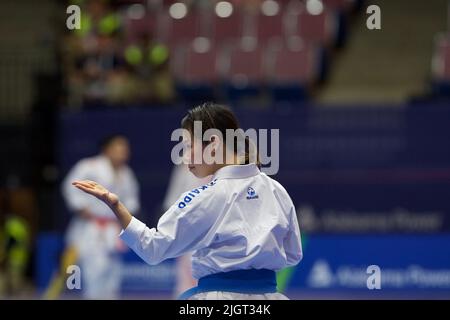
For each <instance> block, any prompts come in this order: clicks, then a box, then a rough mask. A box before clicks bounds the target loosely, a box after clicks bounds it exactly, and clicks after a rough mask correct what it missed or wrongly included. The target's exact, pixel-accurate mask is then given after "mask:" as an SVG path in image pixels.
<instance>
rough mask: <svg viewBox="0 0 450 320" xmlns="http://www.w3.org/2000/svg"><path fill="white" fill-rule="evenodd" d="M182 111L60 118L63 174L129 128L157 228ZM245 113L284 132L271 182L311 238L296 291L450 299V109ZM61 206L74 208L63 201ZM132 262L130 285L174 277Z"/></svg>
mask: <svg viewBox="0 0 450 320" xmlns="http://www.w3.org/2000/svg"><path fill="white" fill-rule="evenodd" d="M184 110H185V109H183V108H179V109H170V110H161V109H157V110H152V109H127V110H112V111H111V110H108V111H102V110H95V111H87V112H83V113H66V114H63V115H62V116H61V119H60V129H59V132H60V135H59V138H60V143H59V145H60V147H59V149H58V151H59V159H60V169H61V174H62V176H63V175H64V174H65V173H66V172H67V170H68V169H69V168H70V167H71V166H72V165H73V164H74V163H75V162H76V161H77V160H79V159H80V158H83V157H86V156H91V155H93V154H95V152H96V150H97V143H98V141H99V140H100V138H102V137H103V136H105V135H107V134H111V133H117V132H120V133H124V134H126V135H127V136H128V137H129V139H130V141H131V144H132V148H133V157H132V160H131V166H132V167H133V169H134V170H135V172H136V174H137V177H138V179H139V182H140V184H141V192H142V193H141V200H142V205H143V212H142V214H141V218H142V219H143V220H144V221H145V222H147V223H148V224H149V225H154V224H155V223H156V221H157V219H158V217H159V215H160V213H161V209H160V208H161V203H162V200H163V197H164V193H165V190H166V187H167V183H168V178H169V174H170V171H171V167H172V164H171V161H170V151H171V148H172V147H173V146H174V145H175V144H176V142H171V141H170V134H171V132H172V131H173V130H174V129H176V128H177V127H178V125H179V123H180V119H181V118H182V116H183V114H184ZM237 114H238V117H239V119H240V121H241V125H242V127H243V128H255V129H280V170H279V172H278V174H277V175H276V176H274V178H275V179H277V180H279V181H280V182H281V183H282V184H283V185H284V186H285V187H286V189H287V190H288V192H289V193H290V195H291V197H292V199H293V201H294V203H295V205H296V206H297V208H298V214H299V220H300V224H301V228H302V232H303V234H304V235H305V239H304V240H305V242H304V253H305V258H304V261H303V262H302V263H301V264H300V265H299V266H298V267H297V268H296V269H295V270H294V272H293V273H291V274H290V275H289V276H288V277H287V278H286V279H287V280H286V281H287V289H288V292H290V293H291V294H293V295H294V297H295V296H296V295H297V294H302V293H305V294H309V295H316V294H318V295H322V294H325V295H329V294H337V297H339V296H341V294H349V295H352V294H356V295H357V296H360V294H361V293H364V294H368V297H371V296H375V297H376V295H380V296H381V297H390V296H392V295H396V294H400V293H402V294H407V295H410V294H417V295H418V296H424V295H427V294H430V293H432V294H435V295H437V296H438V297H448V296H449V295H450V293H449V292H450V281H449V273H450V270H449V269H450V249H448V248H450V238H449V237H448V232H449V231H450V223H449V217H450V201H449V199H450V148H449V147H448V139H449V138H450V125H449V123H450V106H445V105H416V106H414V107H411V106H410V107H407V106H404V107H399V106H392V107H391V106H373V107H367V106H366V107H363V106H354V107H341V108H337V107H331V108H323V107H318V108H313V107H310V106H302V107H299V108H292V107H284V108H282V107H279V108H277V107H274V108H272V109H270V110H254V109H245V110H237ZM57 211H58V212H64V211H65V208H64V206H63V205H62V202H60V205H59V206H58V208H57ZM60 216H61V217H64V215H62V214H61V215H60ZM65 217H66V218H67V215H66V216H65ZM61 226H63V224H61ZM60 231H62V228H61V230H60ZM380 235H383V236H382V237H380ZM129 259H131V260H130V261H134V262H130V261H129V262H128V263H127V265H128V266H129V269H128V270H129V271H127V272H129V274H128V275H129V278H127V280H126V281H125V283H124V286H123V287H124V290H131V291H141V290H142V291H144V292H145V291H146V290H148V292H154V291H158V290H168V289H169V288H170V287H171V286H172V285H173V283H171V282H170V281H171V279H172V280H173V278H171V277H170V274H172V275H173V266H171V265H170V262H169V264H168V265H167V266H163V267H162V268H163V269H164V270H162V271H161V270H160V271H161V272H163V274H166V275H168V276H167V278H164V279H165V280H164V281H162V282H161V283H159V284H158V283H157V282H155V280H151V279H153V278H152V274H154V273H152V272H151V271H146V270H147V269H145V268H149V267H143V266H142V265H139V262H138V261H136V260H134V259H136V257H133V256H132V254H131V256H130V257H129ZM134 263H137V265H133V264H134ZM371 264H376V265H379V266H380V268H381V271H382V279H383V274H384V275H385V276H386V277H385V278H384V280H382V290H380V291H374V290H368V289H367V287H365V280H366V279H367V274H366V273H365V268H367V266H368V265H371ZM133 268H134V269H133ZM142 268H144V269H142ZM133 270H134V271H133ZM139 270H140V271H139ZM171 270H172V271H171ZM352 274H353V276H350V275H352ZM139 277H143V278H139ZM43 281H44V280H43ZM143 284H145V285H143ZM377 292H378V293H377Z"/></svg>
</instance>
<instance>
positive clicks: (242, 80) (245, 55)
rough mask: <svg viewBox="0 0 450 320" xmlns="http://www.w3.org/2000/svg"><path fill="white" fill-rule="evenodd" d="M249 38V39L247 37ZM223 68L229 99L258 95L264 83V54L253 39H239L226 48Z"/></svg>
mask: <svg viewBox="0 0 450 320" xmlns="http://www.w3.org/2000/svg"><path fill="white" fill-rule="evenodd" d="M247 40H249V39H247ZM226 56H227V58H226V59H225V60H226V63H225V65H226V67H225V69H224V77H225V83H226V84H225V87H226V91H227V95H228V97H229V98H230V99H231V100H236V99H240V98H241V97H243V96H258V95H259V94H261V92H262V90H263V86H264V84H265V72H264V65H265V62H266V61H265V55H264V51H263V48H262V47H261V46H259V45H256V39H253V41H240V43H239V44H234V45H232V46H230V47H229V48H228V53H227V55H226Z"/></svg>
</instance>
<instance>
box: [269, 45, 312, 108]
mask: <svg viewBox="0 0 450 320" xmlns="http://www.w3.org/2000/svg"><path fill="white" fill-rule="evenodd" d="M268 60H269V61H270V63H269V64H268V70H267V71H268V73H267V75H268V83H269V88H270V90H271V93H272V97H273V98H274V99H275V100H276V101H299V100H305V99H306V98H307V97H308V88H309V87H310V86H311V85H312V84H313V83H314V82H315V81H316V80H317V77H318V62H319V59H318V55H317V51H316V50H315V47H314V45H312V44H308V43H302V42H298V39H291V41H288V42H287V43H286V42H284V41H283V42H280V43H277V44H275V45H272V46H271V47H270V48H269V59H268Z"/></svg>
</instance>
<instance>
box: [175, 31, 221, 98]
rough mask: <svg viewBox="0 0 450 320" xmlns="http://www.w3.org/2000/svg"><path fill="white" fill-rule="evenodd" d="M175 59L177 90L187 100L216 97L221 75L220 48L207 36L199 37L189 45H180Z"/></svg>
mask: <svg viewBox="0 0 450 320" xmlns="http://www.w3.org/2000/svg"><path fill="white" fill-rule="evenodd" d="M176 50H177V54H176V56H175V59H174V60H173V63H174V64H173V68H172V69H173V71H174V75H175V80H176V86H177V91H178V93H179V94H180V95H181V97H183V98H184V99H186V100H189V101H201V100H210V99H213V98H214V95H215V88H216V85H217V83H218V80H219V77H218V72H217V64H218V50H217V48H216V46H215V45H214V43H212V42H210V41H209V40H208V39H206V38H197V39H195V40H193V41H192V42H191V43H190V45H189V46H187V47H185V46H183V48H180V47H178V48H177V49H176Z"/></svg>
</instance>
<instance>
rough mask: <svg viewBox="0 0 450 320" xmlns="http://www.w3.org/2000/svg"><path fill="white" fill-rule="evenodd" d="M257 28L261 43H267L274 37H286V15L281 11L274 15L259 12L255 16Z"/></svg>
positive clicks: (255, 26)
mask: <svg viewBox="0 0 450 320" xmlns="http://www.w3.org/2000/svg"><path fill="white" fill-rule="evenodd" d="M253 21H254V23H255V25H254V28H255V29H256V36H257V38H258V42H259V43H260V44H266V43H268V42H269V41H270V40H271V39H273V38H280V37H284V35H285V26H284V21H285V20H284V16H283V14H282V12H281V9H280V11H279V12H278V13H277V14H275V15H272V16H268V15H264V14H262V13H259V14H257V15H254V16H253Z"/></svg>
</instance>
